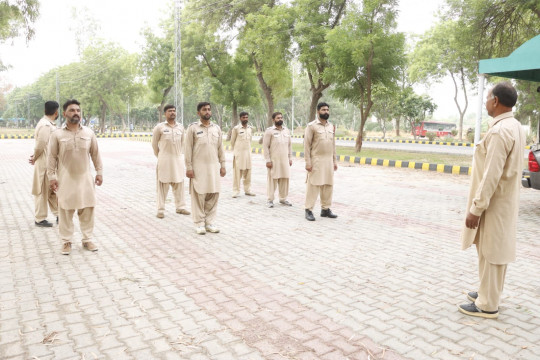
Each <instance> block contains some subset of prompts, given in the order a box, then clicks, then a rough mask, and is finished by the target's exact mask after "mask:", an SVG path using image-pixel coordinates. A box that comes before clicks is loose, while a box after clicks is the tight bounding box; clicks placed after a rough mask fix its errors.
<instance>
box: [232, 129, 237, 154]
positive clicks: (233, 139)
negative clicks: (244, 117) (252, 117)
mask: <svg viewBox="0 0 540 360" xmlns="http://www.w3.org/2000/svg"><path fill="white" fill-rule="evenodd" d="M237 135H238V131H237V129H236V127H233V129H232V130H231V148H232V149H233V150H234V144H235V143H236V136H237Z"/></svg>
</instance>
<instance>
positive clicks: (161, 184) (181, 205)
mask: <svg viewBox="0 0 540 360" xmlns="http://www.w3.org/2000/svg"><path fill="white" fill-rule="evenodd" d="M163 112H164V113H165V119H166V120H167V121H164V122H162V123H159V124H157V125H156V127H155V128H154V132H153V134H152V149H153V150H154V155H155V156H156V157H157V166H156V185H157V215H156V216H157V217H158V218H160V219H163V218H164V217H165V200H166V199H167V193H168V192H169V185H170V186H171V187H172V192H173V195H174V205H175V207H176V213H177V214H182V215H189V214H190V212H189V211H187V210H186V200H185V197H184V175H185V170H184V163H183V161H182V154H183V152H184V127H183V126H182V124H178V123H177V122H176V107H175V106H174V105H171V104H168V105H165V107H164V108H163Z"/></svg>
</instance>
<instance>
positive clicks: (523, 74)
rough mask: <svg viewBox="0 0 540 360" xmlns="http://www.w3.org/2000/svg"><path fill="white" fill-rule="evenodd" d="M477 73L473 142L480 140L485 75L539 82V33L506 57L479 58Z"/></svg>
mask: <svg viewBox="0 0 540 360" xmlns="http://www.w3.org/2000/svg"><path fill="white" fill-rule="evenodd" d="M478 73H479V77H480V79H479V82H478V83H479V86H478V112H477V114H478V115H477V118H476V129H475V133H474V142H475V143H477V142H478V141H480V128H481V125H482V104H483V99H484V94H483V93H484V80H485V76H486V75H492V76H500V77H505V78H510V79H518V80H528V81H536V82H540V35H538V36H535V37H533V38H532V39H530V40H529V41H527V42H525V43H524V44H523V45H521V46H520V47H518V48H517V49H516V50H514V52H513V53H511V54H510V55H509V56H507V57H504V58H497V59H486V60H480V61H479V63H478Z"/></svg>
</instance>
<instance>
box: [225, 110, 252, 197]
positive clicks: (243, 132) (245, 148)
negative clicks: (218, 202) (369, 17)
mask: <svg viewBox="0 0 540 360" xmlns="http://www.w3.org/2000/svg"><path fill="white" fill-rule="evenodd" d="M248 121H249V114H248V113H247V112H245V111H242V112H241V113H240V124H238V125H236V126H235V127H234V128H233V129H232V131H231V147H232V149H233V153H234V159H233V196H232V197H233V198H237V197H238V196H239V195H240V182H241V180H242V178H243V179H244V193H245V194H246V195H248V196H255V194H254V193H252V192H251V190H250V189H251V136H252V129H251V126H249V125H248Z"/></svg>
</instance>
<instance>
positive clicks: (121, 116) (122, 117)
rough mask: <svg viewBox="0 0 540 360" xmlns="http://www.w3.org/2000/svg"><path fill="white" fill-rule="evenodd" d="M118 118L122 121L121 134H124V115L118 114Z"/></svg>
mask: <svg viewBox="0 0 540 360" xmlns="http://www.w3.org/2000/svg"><path fill="white" fill-rule="evenodd" d="M118 116H120V120H122V134H123V133H125V132H126V121H125V119H124V115H122V114H118Z"/></svg>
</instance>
